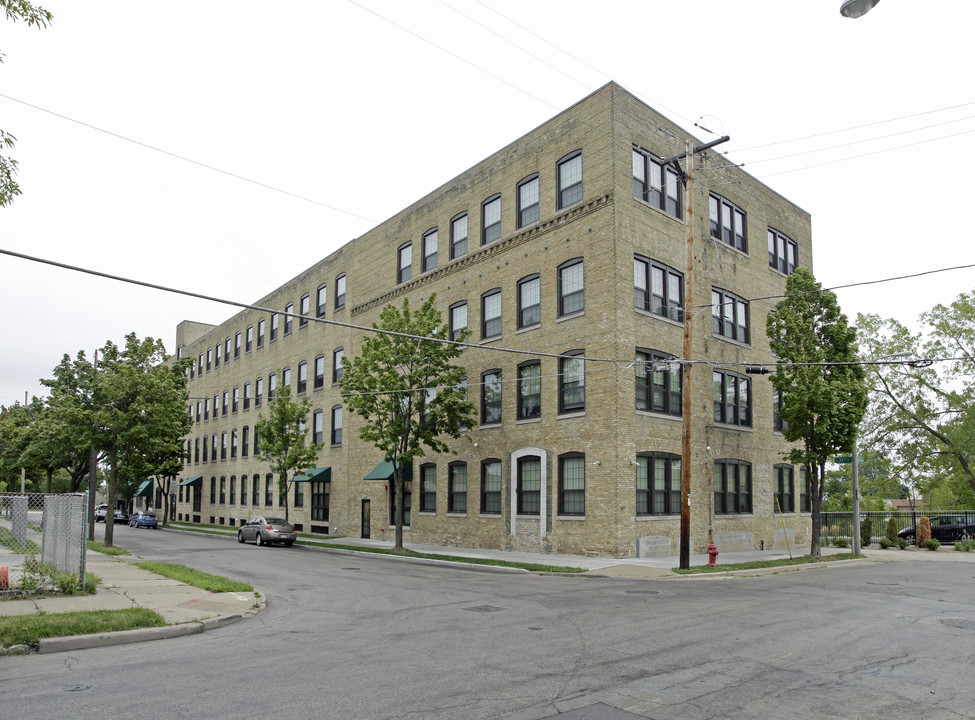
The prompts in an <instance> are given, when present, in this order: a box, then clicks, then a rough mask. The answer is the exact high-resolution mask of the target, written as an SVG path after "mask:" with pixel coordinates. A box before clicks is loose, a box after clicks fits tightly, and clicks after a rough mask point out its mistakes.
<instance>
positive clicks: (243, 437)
mask: <svg viewBox="0 0 975 720" xmlns="http://www.w3.org/2000/svg"><path fill="white" fill-rule="evenodd" d="M250 440H251V436H250V428H249V427H248V426H247V425H244V427H242V428H241V429H240V456H241V457H247V455H248V453H249V452H250V447H248V446H249V445H250ZM242 482H243V481H242ZM241 493H243V488H241ZM241 497H243V495H241Z"/></svg>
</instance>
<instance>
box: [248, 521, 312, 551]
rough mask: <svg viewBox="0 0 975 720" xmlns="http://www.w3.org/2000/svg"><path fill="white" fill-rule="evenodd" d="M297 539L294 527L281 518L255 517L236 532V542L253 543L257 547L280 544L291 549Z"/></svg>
mask: <svg viewBox="0 0 975 720" xmlns="http://www.w3.org/2000/svg"><path fill="white" fill-rule="evenodd" d="M297 537H298V533H297V532H295V526H294V525H292V524H291V523H289V522H288V521H287V520H284V519H283V518H274V517H267V518H266V517H256V518H254V519H253V520H251V521H250V522H249V523H247V524H246V525H244V526H242V527H241V528H240V530H238V531H237V542H241V543H242V542H254V543H257V544H258V545H272V544H274V543H282V544H283V545H284V546H285V547H291V546H292V545H294V544H295V540H296V539H297Z"/></svg>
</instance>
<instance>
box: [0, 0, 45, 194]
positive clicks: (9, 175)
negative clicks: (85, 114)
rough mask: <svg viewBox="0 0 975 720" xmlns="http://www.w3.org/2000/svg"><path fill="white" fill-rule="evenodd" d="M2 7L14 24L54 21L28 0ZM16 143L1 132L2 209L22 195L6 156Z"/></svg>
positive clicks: (4, 2)
mask: <svg viewBox="0 0 975 720" xmlns="http://www.w3.org/2000/svg"><path fill="white" fill-rule="evenodd" d="M0 7H2V8H3V11H4V15H6V17H7V19H8V20H13V21H14V22H17V21H18V20H23V21H24V22H26V23H27V25H28V27H33V26H36V27H38V28H42V27H47V25H48V23H50V22H51V20H53V19H54V16H53V15H51V13H50V12H48V11H47V10H45V9H44V8H42V7H40V6H39V5H33V4H31V3H29V2H27V0H0ZM2 62H3V53H2V52H0V63H2ZM16 141H17V138H15V137H14V136H13V135H11V134H10V133H8V132H4V131H3V130H0V207H6V206H7V205H9V204H10V203H12V202H13V199H14V197H16V196H17V195H20V194H21V192H20V185H18V184H17V181H16V180H14V175H16V174H17V161H16V160H14V159H13V158H10V157H7V156H6V155H5V154H4V153H5V152H6V151H8V150H11V149H13V147H14V144H15V143H16Z"/></svg>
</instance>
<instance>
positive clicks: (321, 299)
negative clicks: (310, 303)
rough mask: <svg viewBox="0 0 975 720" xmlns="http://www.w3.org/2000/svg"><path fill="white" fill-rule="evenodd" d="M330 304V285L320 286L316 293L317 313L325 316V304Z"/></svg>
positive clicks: (319, 315)
mask: <svg viewBox="0 0 975 720" xmlns="http://www.w3.org/2000/svg"><path fill="white" fill-rule="evenodd" d="M327 304H328V287H327V286H326V285H324V284H322V285H319V286H318V292H317V293H316V294H315V315H316V316H317V317H325V306H326V305H327Z"/></svg>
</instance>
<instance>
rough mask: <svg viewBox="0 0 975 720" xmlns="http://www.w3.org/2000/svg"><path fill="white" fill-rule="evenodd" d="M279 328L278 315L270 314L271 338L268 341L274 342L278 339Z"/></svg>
mask: <svg viewBox="0 0 975 720" xmlns="http://www.w3.org/2000/svg"><path fill="white" fill-rule="evenodd" d="M280 326H281V316H280V315H279V314H278V313H271V338H270V341H271V342H274V341H275V340H277V339H278V329H279V328H280Z"/></svg>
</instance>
